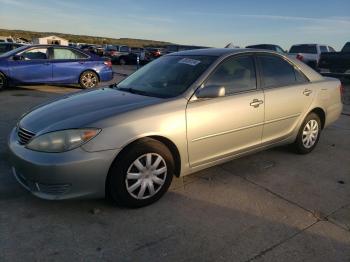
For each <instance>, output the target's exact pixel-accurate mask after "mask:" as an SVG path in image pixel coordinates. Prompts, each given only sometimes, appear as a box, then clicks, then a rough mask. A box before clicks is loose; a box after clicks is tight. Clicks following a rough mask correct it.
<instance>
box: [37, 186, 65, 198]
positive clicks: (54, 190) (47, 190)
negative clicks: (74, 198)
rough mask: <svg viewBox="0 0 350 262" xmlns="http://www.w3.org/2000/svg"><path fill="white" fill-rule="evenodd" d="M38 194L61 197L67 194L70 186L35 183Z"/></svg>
mask: <svg viewBox="0 0 350 262" xmlns="http://www.w3.org/2000/svg"><path fill="white" fill-rule="evenodd" d="M36 186H37V189H38V191H39V192H42V193H44V194H49V195H63V194H65V193H67V192H68V191H69V189H70V187H71V185H70V184H51V185H47V184H41V183H36Z"/></svg>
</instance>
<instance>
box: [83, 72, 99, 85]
mask: <svg viewBox="0 0 350 262" xmlns="http://www.w3.org/2000/svg"><path fill="white" fill-rule="evenodd" d="M98 82H99V81H98V76H97V74H96V73H95V72H93V71H85V72H83V73H82V74H81V76H80V79H79V84H80V86H81V87H82V88H94V87H97V85H98Z"/></svg>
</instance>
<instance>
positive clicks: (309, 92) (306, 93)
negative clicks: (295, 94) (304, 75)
mask: <svg viewBox="0 0 350 262" xmlns="http://www.w3.org/2000/svg"><path fill="white" fill-rule="evenodd" d="M311 93H312V90H310V89H305V90H304V92H303V94H304V95H306V96H309V95H310V94H311Z"/></svg>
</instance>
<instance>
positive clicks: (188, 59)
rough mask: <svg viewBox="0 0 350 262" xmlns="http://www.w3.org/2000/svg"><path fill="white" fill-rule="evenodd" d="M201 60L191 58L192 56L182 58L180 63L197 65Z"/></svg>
mask: <svg viewBox="0 0 350 262" xmlns="http://www.w3.org/2000/svg"><path fill="white" fill-rule="evenodd" d="M200 62H201V61H199V60H196V59H191V58H182V59H181V60H180V61H179V62H178V63H180V64H186V65H191V66H196V65H198V64H199V63H200Z"/></svg>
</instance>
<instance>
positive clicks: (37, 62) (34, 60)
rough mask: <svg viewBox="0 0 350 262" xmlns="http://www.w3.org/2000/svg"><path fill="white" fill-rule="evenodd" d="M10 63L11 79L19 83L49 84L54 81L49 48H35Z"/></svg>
mask: <svg viewBox="0 0 350 262" xmlns="http://www.w3.org/2000/svg"><path fill="white" fill-rule="evenodd" d="M16 57H17V59H18V58H19V59H18V60H14V59H13V58H11V59H10V60H9V61H8V64H9V70H10V75H11V78H12V79H13V80H14V81H15V82H18V83H49V82H51V81H52V64H51V62H50V60H49V59H48V57H49V56H48V48H46V47H34V48H31V49H29V50H26V51H24V52H22V53H20V54H18V55H17V56H16Z"/></svg>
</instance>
